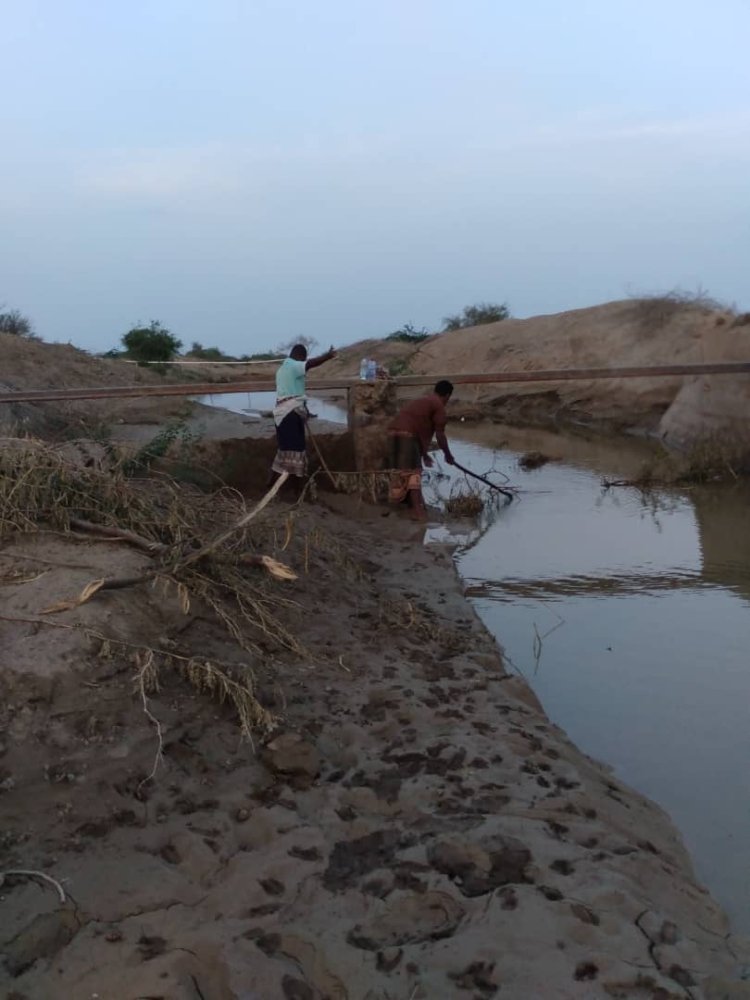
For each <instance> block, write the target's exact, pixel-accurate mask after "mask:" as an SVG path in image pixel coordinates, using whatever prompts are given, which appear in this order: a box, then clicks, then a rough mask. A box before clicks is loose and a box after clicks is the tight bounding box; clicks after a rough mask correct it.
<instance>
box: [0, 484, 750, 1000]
mask: <svg viewBox="0 0 750 1000" xmlns="http://www.w3.org/2000/svg"><path fill="white" fill-rule="evenodd" d="M289 512H291V508H290V507H289V506H288V505H285V504H280V505H278V507H277V509H276V514H275V516H276V517H277V520H278V523H279V525H283V524H284V523H285V519H286V518H287V516H288V513H289ZM385 513H387V512H384V511H382V510H380V509H378V508H374V507H370V506H368V505H365V504H358V503H356V502H354V501H352V500H350V499H347V498H342V497H338V496H329V497H324V498H323V499H322V500H321V501H320V503H319V504H318V505H316V506H310V507H306V508H303V509H301V511H299V512H298V516H297V520H296V521H295V527H294V532H293V537H292V539H291V543H290V544H289V545H287V546H286V547H284V542H285V538H284V532H283V530H281V531H279V532H277V535H276V543H275V545H276V548H271V549H269V554H272V555H276V556H277V557H278V558H281V559H284V560H285V561H287V562H289V563H290V564H292V565H293V567H294V568H295V569H296V570H297V571H298V572H299V574H300V577H299V579H298V580H297V581H296V582H293V583H290V584H288V585H287V586H286V587H285V588H284V590H283V591H280V590H278V589H276V590H274V591H273V594H274V595H276V596H275V597H274V598H273V600H274V601H275V602H276V603H275V610H276V611H278V612H279V613H281V614H282V615H283V616H284V619H285V621H286V622H287V624H288V627H289V628H290V629H291V630H293V632H294V634H295V635H296V636H297V637H298V638H299V639H300V640H301V641H302V642H303V643H304V646H305V649H306V652H305V653H304V655H301V656H300V655H293V654H291V653H285V652H282V651H279V650H278V649H271V648H270V647H269V648H268V653H267V655H266V656H264V657H260V658H259V659H258V660H257V662H254V670H255V671H256V675H257V688H258V693H259V697H261V698H262V701H263V703H264V704H265V705H266V707H267V708H268V709H269V710H271V711H273V712H274V713H276V715H277V716H278V728H277V729H276V731H275V732H274V733H273V734H271V735H270V738H267V739H261V738H258V740H257V742H256V746H255V747H254V748H253V747H251V746H250V745H249V744H248V743H246V742H244V743H243V742H241V741H240V740H239V738H238V730H237V726H236V721H235V720H234V718H233V717H232V713H231V711H230V710H229V709H228V708H226V707H224V708H222V707H221V706H218V705H217V704H215V703H214V702H211V701H210V700H209V699H208V698H207V697H205V696H200V695H198V694H196V693H195V692H194V691H193V690H192V689H190V688H188V687H187V686H186V685H185V683H184V682H183V681H182V680H181V679H180V678H178V677H176V676H170V675H169V674H167V673H165V674H163V677H162V687H161V690H160V691H159V692H158V693H155V694H153V695H152V696H151V697H150V698H149V705H148V708H149V711H150V713H151V714H152V715H153V717H154V718H156V719H158V720H159V722H160V725H161V727H162V731H163V738H164V761H163V764H162V766H161V767H160V768H159V770H158V771H157V774H156V776H155V779H154V780H153V781H152V782H146V783H145V785H144V782H143V779H144V777H146V776H147V775H148V773H149V772H150V770H151V768H152V765H153V763H154V752H155V742H156V740H155V732H154V727H153V724H152V723H151V721H150V720H149V718H147V717H146V715H145V714H144V711H143V706H142V704H141V701H140V699H139V697H138V696H137V693H136V694H134V691H133V669H134V665H133V662H132V658H131V657H129V656H126V655H124V654H123V653H121V652H117V651H114V650H113V649H112V648H109V647H106V648H105V647H103V646H102V643H101V642H100V641H94V640H92V638H91V637H90V636H88V637H87V635H85V634H83V633H81V632H80V631H77V630H65V629H64V628H63V629H58V628H55V627H48V626H42V625H40V624H35V622H38V620H39V619H40V617H43V616H40V615H39V609H40V608H44V607H46V606H47V605H48V604H49V603H51V602H52V601H53V600H59V599H60V597H61V596H67V595H69V594H70V593H76V592H77V591H78V590H79V589H80V587H82V586H83V585H84V584H85V583H87V582H88V581H90V580H91V579H92V578H96V577H98V576H102V575H106V574H108V573H112V572H113V571H117V572H123V573H124V572H133V573H137V572H138V571H139V570H140V569H141V568H142V567H143V565H144V564H145V563H146V560H147V557H146V556H145V555H143V554H141V553H138V552H135V551H133V550H130V549H128V550H124V549H123V546H122V545H118V544H115V543H109V542H97V543H94V542H91V541H85V540H73V539H70V538H65V537H55V536H39V535H27V536H16V537H14V538H13V539H11V540H9V541H7V542H6V544H5V545H4V547H3V549H2V551H1V552H0V573H1V574H2V575H3V580H4V586H3V591H2V595H3V615H4V616H5V617H4V619H3V620H0V641H1V643H2V646H1V648H2V654H0V655H1V656H2V661H1V662H2V667H3V670H2V674H1V675H0V676H2V685H3V689H2V694H3V698H2V706H3V708H2V711H3V716H4V718H3V722H4V728H5V732H6V736H5V738H4V742H3V749H4V751H5V752H4V756H3V757H2V760H1V761H0V763H2V776H0V777H1V778H2V788H3V801H2V805H3V818H4V821H3V839H2V865H1V867H2V869H4V870H7V869H18V868H31V869H39V870H42V871H44V872H46V873H47V874H49V875H51V876H53V877H54V878H56V879H58V880H61V883H62V885H63V886H64V889H65V892H66V896H68V899H67V901H66V903H65V904H63V905H61V904H60V903H59V901H58V899H57V896H56V894H55V892H54V891H53V890H52V889H51V888H50V886H48V885H44V884H42V883H40V882H38V880H33V879H32V880H29V879H23V878H13V877H8V878H7V879H6V883H5V885H4V886H3V897H4V898H3V900H2V904H1V905H2V908H3V918H4V919H3V926H2V932H1V943H0V951H1V952H2V954H3V956H4V962H3V964H2V966H1V967H0V969H1V971H0V990H2V992H3V995H5V996H8V997H10V996H14V997H15V998H16V1000H20V998H23V997H25V998H26V1000H32V998H33V1000H58V998H60V997H76V998H78V997H82V998H83V997H85V998H90V997H92V996H97V997H98V998H99V1000H122V998H123V997H128V998H130V997H132V998H135V997H157V996H158V997H164V998H170V1000H172V998H180V1000H181V998H183V997H184V998H190V1000H198V998H204V1000H224V998H226V1000H229V998H243V1000H250V998H257V1000H273V998H276V997H280V998H298V1000H299V998H301V1000H307V998H321V1000H322V998H326V997H330V998H350V1000H393V998H404V1000H406V998H409V1000H417V998H423V1000H433V998H442V997H457V998H460V997H492V996H494V995H496V994H498V995H501V996H506V997H510V998H517V1000H529V998H536V997H539V998H561V1000H562V998H578V997H580V998H597V997H650V998H653V1000H657V998H658V1000H665V998H675V997H681V998H682V997H692V998H699V997H705V998H707V1000H718V998H724V997H742V996H747V995H750V984H747V983H741V982H740V980H739V975H740V960H739V958H738V956H739V954H740V953H739V948H740V942H738V941H736V940H735V939H733V938H731V937H729V936H728V927H727V924H726V919H725V917H724V916H723V914H722V913H721V911H720V909H719V907H718V906H717V905H716V904H715V903H714V901H713V900H712V899H711V897H710V896H709V895H708V893H707V892H706V891H705V890H704V889H703V888H702V887H700V886H699V885H697V884H696V882H695V879H694V876H693V874H692V868H691V864H690V860H689V858H688V856H687V854H686V852H685V849H684V847H683V846H682V843H681V841H680V839H679V836H678V835H677V833H676V831H675V829H674V827H673V825H672V823H671V822H670V820H669V819H668V817H667V816H666V815H665V814H664V813H663V812H662V811H661V810H660V809H659V808H658V807H656V806H655V805H654V804H653V803H651V802H649V801H647V800H646V799H644V798H643V797H641V796H639V795H638V794H636V793H634V792H633V791H632V790H630V789H628V788H627V787H625V786H624V785H623V784H622V783H620V782H619V781H617V780H616V779H614V778H613V777H612V776H611V774H610V773H609V772H608V771H607V769H606V768H604V767H603V766H601V765H599V764H597V763H595V762H594V761H592V760H590V759H589V758H587V757H585V756H584V755H583V754H581V753H580V752H579V751H578V750H577V749H576V748H575V747H574V746H573V745H572V744H571V743H570V741H569V740H568V739H567V737H566V736H565V734H564V733H563V732H561V731H560V730H559V729H558V728H557V727H555V726H553V725H552V724H551V723H550V722H549V720H548V719H547V718H546V716H545V715H544V713H543V712H542V710H541V708H540V706H539V704H538V702H537V701H536V699H535V697H534V695H533V694H532V693H531V691H530V690H529V689H528V687H527V686H526V685H525V683H524V682H523V681H522V680H521V679H519V678H518V677H516V676H513V675H511V674H510V673H508V672H506V670H505V668H504V666H503V660H502V654H501V651H500V650H499V649H498V648H497V646H496V645H495V643H494V641H493V640H492V638H491V637H490V635H489V634H488V633H487V631H486V630H485V629H484V627H483V626H482V625H481V623H480V621H479V619H478V618H477V616H476V615H475V614H474V613H473V611H472V610H471V607H470V606H469V604H468V603H467V601H466V599H465V598H464V596H463V593H462V588H461V585H460V583H459V581H458V578H457V575H456V573H455V569H454V567H453V562H452V556H451V552H450V550H448V549H446V548H441V547H434V548H431V549H424V548H423V547H422V545H421V542H422V533H421V531H420V530H419V529H418V528H415V527H414V526H413V525H412V524H410V523H409V522H407V521H405V520H403V519H402V518H401V517H400V516H399V515H397V514H396V513H390V514H389V515H388V516H387V517H386V516H384V514H385ZM269 537H270V536H269ZM269 545H270V542H269ZM13 574H16V576H15V577H14V575H13ZM282 597H283V598H286V599H288V600H289V601H291V602H293V603H292V604H288V605H284V604H281V603H278V602H279V600H280V599H281V598H282ZM8 619H14V620H12V621H11V620H8ZM23 619H25V620H23ZM56 621H59V622H60V623H61V624H74V623H76V622H78V623H83V624H85V625H86V626H87V627H89V628H90V629H97V630H100V631H101V632H108V631H111V632H114V633H116V634H117V636H118V637H119V638H120V639H121V640H123V641H129V642H132V643H134V644H135V643H139V644H142V643H144V642H147V643H150V644H151V645H153V646H155V647H164V646H166V645H169V648H172V649H176V650H178V651H179V652H180V653H181V654H184V655H186V656H201V657H210V656H213V657H218V658H221V659H223V660H225V661H227V660H228V661H232V660H235V661H238V660H241V659H242V658H243V657H244V656H245V654H242V653H241V651H239V650H238V648H237V647H236V646H235V645H234V644H231V643H230V642H229V641H228V639H227V637H226V634H225V632H223V631H222V630H221V629H220V628H219V627H218V626H217V624H216V623H215V622H213V621H211V619H210V617H209V616H208V615H207V611H206V609H205V608H201V607H200V606H199V605H197V604H194V605H193V606H191V607H190V608H189V609H188V610H187V612H185V610H184V608H183V609H181V608H180V606H179V602H178V601H177V599H176V597H170V596H169V595H167V594H165V595H161V594H160V595H159V596H158V599H157V598H156V597H155V594H154V591H152V590H151V589H148V588H146V587H142V588H139V589H136V590H131V591H121V592H111V593H106V594H102V595H101V596H100V597H98V598H97V599H96V600H95V601H92V602H90V603H89V604H87V605H84V606H83V607H81V608H78V609H75V610H73V611H71V612H68V613H66V615H65V616H64V618H62V617H60V618H58V619H56Z"/></svg>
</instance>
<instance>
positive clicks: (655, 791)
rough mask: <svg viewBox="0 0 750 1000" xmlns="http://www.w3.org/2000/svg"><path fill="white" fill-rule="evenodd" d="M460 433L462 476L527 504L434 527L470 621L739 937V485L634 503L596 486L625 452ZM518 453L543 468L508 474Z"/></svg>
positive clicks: (743, 853)
mask: <svg viewBox="0 0 750 1000" xmlns="http://www.w3.org/2000/svg"><path fill="white" fill-rule="evenodd" d="M459 433H460V432H459ZM466 438H467V439H466V440H464V441H461V442H460V443H457V444H456V448H455V451H456V454H457V457H458V458H459V461H461V462H462V464H465V465H467V466H469V467H471V468H473V469H475V470H477V471H481V470H483V469H487V468H489V467H490V466H491V465H492V463H493V461H495V463H496V466H497V468H499V469H502V470H503V471H504V472H505V473H506V474H508V475H509V476H510V477H511V479H512V481H513V482H514V483H515V484H516V485H518V486H519V487H521V488H522V489H523V490H525V491H527V492H524V493H523V494H522V495H521V497H520V499H519V501H518V502H514V503H513V504H511V505H510V506H509V507H508V508H507V509H504V510H502V511H501V512H500V513H499V514H498V515H497V517H496V518H495V519H494V521H493V522H492V523H490V524H488V525H485V526H484V530H483V531H482V532H477V531H476V530H475V529H472V527H471V526H466V525H464V526H461V525H453V526H451V528H450V530H452V531H453V532H454V534H457V535H458V536H459V539H460V541H461V543H462V548H461V549H460V550H459V553H458V566H459V569H460V572H461V574H462V575H463V577H464V579H465V583H466V587H467V593H468V594H469V595H470V597H471V599H472V600H473V602H474V604H475V607H476V609H477V611H478V613H479V614H480V616H481V617H482V619H483V620H484V622H485V624H486V625H487V626H488V627H489V629H490V630H491V631H492V632H493V633H494V634H495V635H496V636H497V639H498V642H499V643H500V644H501V645H502V646H503V647H504V649H505V651H506V654H507V656H508V657H509V659H510V660H511V661H512V664H513V665H514V667H515V669H517V670H518V671H519V672H520V673H522V674H523V675H524V676H525V677H526V678H527V679H528V681H529V683H530V684H531V686H532V687H533V688H534V690H535V691H536V693H537V695H538V696H539V698H540V700H541V701H542V703H543V705H544V707H545V709H546V711H547V713H548V714H549V716H550V717H551V718H552V719H553V721H554V722H556V723H557V724H558V725H560V726H562V727H563V729H565V731H566V732H567V733H568V735H569V736H570V737H571V738H572V739H573V740H574V741H575V742H576V744H577V745H578V746H579V747H580V748H581V749H582V750H583V751H584V752H586V753H588V754H590V755H591V756H593V757H596V758H598V759H599V760H602V761H605V762H606V763H607V764H609V765H610V766H611V767H612V768H613V769H614V770H615V772H616V773H617V774H618V775H619V776H621V777H622V778H623V779H624V780H626V781H627V782H628V783H630V784H631V785H633V786H634V787H636V788H637V789H639V790H640V791H641V792H643V793H645V794H646V795H648V796H649V797H650V798H652V799H654V800H655V801H656V802H658V803H659V804H660V805H661V806H662V807H664V808H665V809H666V810H667V811H668V812H669V813H670V814H671V816H672V818H673V819H674V821H675V822H676V824H677V826H678V827H679V829H680V831H681V832H682V835H683V837H684V839H685V841H686V843H687V845H688V848H689V849H690V851H691V853H692V856H693V859H694V862H695V867H696V871H697V873H698V876H699V878H701V879H702V880H703V882H704V883H705V884H706V885H707V886H708V887H709V888H710V889H711V891H712V892H713V894H714V895H715V896H716V897H717V898H718V899H719V900H720V901H721V903H722V904H723V905H724V907H725V909H726V910H727V912H728V913H729V914H730V917H731V919H732V923H733V927H734V929H735V930H736V931H741V932H743V933H747V932H749V931H750V655H748V650H749V649H750V488H748V487H747V486H745V487H742V486H736V487H730V488H726V489H724V488H722V489H719V488H705V487H704V488H700V489H691V490H689V491H662V492H657V493H655V494H653V495H651V496H649V497H647V498H646V497H643V496H642V495H640V494H639V493H638V492H637V491H635V490H627V489H626V490H623V489H611V490H603V489H602V485H601V481H602V477H603V476H606V477H616V478H625V477H628V476H630V475H632V474H633V473H634V472H635V471H636V470H637V469H638V468H639V467H640V465H641V463H642V462H643V460H644V457H645V452H644V447H645V446H640V445H638V444H637V443H633V444H632V445H625V446H622V445H617V446H613V445H612V444H611V443H607V442H602V441H590V442H586V441H583V440H581V439H578V438H575V439H569V438H568V439H566V438H564V437H557V436H553V435H537V434H530V433H527V432H518V431H513V430H507V429H500V428H496V427H489V428H485V429H483V430H481V431H476V432H473V433H468V434H467V435H466ZM492 449H497V450H496V451H494V453H493V450H492ZM532 449H533V450H542V451H544V452H546V453H548V454H553V455H558V456H559V457H560V461H557V462H551V463H549V464H548V465H546V466H544V467H543V468H540V469H538V470H536V471H533V472H523V471H521V470H520V469H519V468H518V465H517V459H518V457H519V454H520V453H522V452H524V451H527V450H532ZM437 489H438V490H439V491H441V492H442V493H443V495H445V494H446V492H447V491H448V489H449V487H448V486H447V485H446V483H445V482H442V483H437ZM442 530H443V531H445V529H444V528H443V529H442ZM438 534H439V532H438Z"/></svg>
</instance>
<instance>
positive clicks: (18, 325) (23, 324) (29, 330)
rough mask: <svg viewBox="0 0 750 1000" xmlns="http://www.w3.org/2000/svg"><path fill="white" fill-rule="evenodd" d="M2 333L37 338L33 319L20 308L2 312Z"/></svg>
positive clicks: (0, 328)
mask: <svg viewBox="0 0 750 1000" xmlns="http://www.w3.org/2000/svg"><path fill="white" fill-rule="evenodd" d="M0 333H10V334H11V335H12V336H14V337H29V338H33V339H36V334H35V333H34V327H33V326H32V323H31V320H30V319H29V318H28V316H24V314H23V313H22V312H20V311H19V310H18V309H10V310H9V311H8V312H2V313H0Z"/></svg>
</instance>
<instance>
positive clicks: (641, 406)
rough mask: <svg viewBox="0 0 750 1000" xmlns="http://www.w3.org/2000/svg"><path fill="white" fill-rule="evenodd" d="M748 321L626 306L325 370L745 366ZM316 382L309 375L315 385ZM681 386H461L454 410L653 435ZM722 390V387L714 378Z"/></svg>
mask: <svg viewBox="0 0 750 1000" xmlns="http://www.w3.org/2000/svg"><path fill="white" fill-rule="evenodd" d="M747 320H748V317H746V316H740V317H736V316H734V315H733V314H732V313H731V312H729V311H726V310H721V309H714V308H705V307H703V306H701V305H691V304H689V303H686V304H682V305H678V306H677V307H675V308H671V307H670V306H669V303H667V304H666V306H665V305H663V304H662V305H661V306H660V304H659V303H658V302H655V303H654V302H649V301H648V300H646V301H645V302H644V301H642V300H637V299H627V300H624V301H619V302H608V303H606V304H604V305H599V306H592V307H591V308H587V309H574V310H571V311H568V312H563V313H556V314H550V315H546V316H532V317H530V318H529V319H508V320H504V321H503V322H500V323H492V324H489V325H487V326H477V327H472V328H470V329H465V330H456V331H454V332H451V333H444V334H439V335H436V336H433V337H431V338H429V339H428V340H425V341H423V342H422V343H419V344H414V345H408V344H399V343H394V342H389V341H364V342H362V343H361V344H355V345H353V346H352V347H350V348H346V349H344V350H342V351H341V352H340V353H339V357H338V358H337V359H336V360H335V361H333V362H332V363H331V364H329V365H326V367H325V369H321V371H320V377H321V378H322V377H323V372H324V371H325V375H326V377H327V376H329V375H333V374H343V373H348V374H350V375H351V376H352V377H356V372H357V370H358V366H359V359H360V357H361V356H363V355H366V356H371V357H374V358H376V359H378V360H379V361H381V362H382V363H383V364H385V365H392V364H394V363H396V364H397V366H398V368H399V370H403V371H402V373H403V374H415V375H417V374H435V375H438V374H440V375H447V376H448V377H450V375H451V374H457V373H461V372H493V371H509V370H521V371H526V370H534V369H546V368H581V367H602V368H606V367H610V366H613V365H659V364H675V363H680V362H684V363H689V362H699V361H732V360H735V361H746V360H748V358H750V323H748V321H747ZM311 381H313V382H314V377H313V379H312V380H311ZM683 381H684V380H683V379H681V378H675V379H648V378H644V379H627V380H626V379H620V380H606V381H596V382H567V383H557V384H555V383H537V384H533V383H529V384H527V385H515V386H514V385H481V386H461V387H458V388H457V391H456V394H455V397H454V403H453V405H452V409H453V411H454V414H456V415H458V414H459V413H460V414H462V415H465V416H466V417H467V418H468V417H471V416H472V415H473V416H475V417H476V418H480V417H486V416H488V415H489V416H492V417H494V418H495V419H499V420H503V421H506V422H513V423H518V424H525V425H531V424H534V425H539V424H550V423H565V424H573V425H576V424H578V425H580V424H586V425H593V426H599V427H602V428H611V429H615V430H623V429H639V430H648V431H655V430H657V428H658V426H659V421H660V419H661V417H662V415H663V414H664V413H665V412H666V411H667V409H668V408H669V406H670V405H671V404H672V402H673V401H674V400H675V398H676V396H677V394H678V392H679V390H680V388H681V386H682V384H683ZM716 382H717V387H718V390H719V391H720V390H721V385H722V384H723V383H722V382H721V380H720V379H716Z"/></svg>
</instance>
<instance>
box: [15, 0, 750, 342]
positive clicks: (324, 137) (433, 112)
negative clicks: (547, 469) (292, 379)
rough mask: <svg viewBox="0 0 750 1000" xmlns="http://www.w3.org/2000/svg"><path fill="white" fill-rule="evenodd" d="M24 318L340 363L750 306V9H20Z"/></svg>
mask: <svg viewBox="0 0 750 1000" xmlns="http://www.w3.org/2000/svg"><path fill="white" fill-rule="evenodd" d="M0 31H1V33H2V38H3V59H2V66H3V74H2V76H3V79H2V85H1V86H2V90H1V91H0V95H1V96H0V128H1V131H0V135H2V153H1V154H0V308H5V309H9V308H17V309H20V310H21V311H22V312H23V313H25V314H27V315H28V316H30V317H31V319H32V320H33V322H34V325H35V327H36V329H37V331H38V333H39V334H40V335H41V336H42V337H43V338H44V339H46V340H51V341H63V342H65V341H72V342H73V343H75V344H77V345H79V346H81V347H85V348H87V349H90V350H106V349H108V348H111V347H113V346H116V345H117V343H118V341H119V338H120V337H121V336H122V334H123V333H125V332H126V331H127V330H128V329H129V328H130V327H131V326H133V325H135V324H138V323H143V322H148V321H150V320H152V319H153V320H159V321H160V322H161V323H163V324H164V325H165V326H167V327H168V328H169V329H170V330H171V331H172V332H173V333H174V334H176V335H177V336H178V337H180V338H181V340H182V341H183V342H184V343H185V344H186V345H189V344H190V343H192V342H193V341H196V340H197V341H200V342H201V343H202V344H203V345H204V346H206V345H218V346H219V347H221V348H223V349H224V350H226V351H229V352H230V353H253V352H254V351H260V350H265V349H269V348H272V347H276V346H277V345H278V344H279V343H281V342H285V341H289V340H290V339H294V338H295V337H297V336H300V335H306V336H312V337H314V338H316V339H317V340H318V341H320V342H321V343H323V344H325V346H327V345H328V343H333V344H336V345H340V344H344V343H348V342H351V341H353V340H358V339H361V338H363V337H370V336H382V335H385V334H387V333H389V332H391V331H392V330H395V329H398V328H399V327H401V326H402V325H403V324H404V323H406V322H410V323H412V324H414V325H415V326H417V327H422V326H426V327H427V328H428V329H430V330H433V329H438V328H439V327H440V324H441V321H442V318H443V317H444V316H446V315H447V314H449V313H454V312H457V311H460V310H461V309H462V307H463V306H465V305H468V304H472V303H476V302H482V301H492V302H507V303H508V304H509V306H510V308H511V311H512V313H513V315H515V316H529V315H534V314H537V313H544V312H557V311H560V310H564V309H570V308H578V307H583V306H588V305H593V304H596V303H598V302H603V301H608V300H611V299H617V298H624V297H625V296H627V295H629V294H638V293H642V292H647V293H651V292H659V291H665V290H669V289H672V288H676V287H679V288H683V289H688V290H692V289H697V288H701V289H705V290H707V291H708V292H709V293H711V294H712V295H713V296H715V297H717V298H719V299H720V300H722V301H726V302H727V303H729V304H736V305H737V306H738V307H740V308H744V309H748V308H750V291H749V290H748V283H747V276H748V274H750V101H749V100H748V98H749V97H750V59H748V58H747V40H748V38H750V4H748V3H747V0H711V2H709V0H606V2H605V0H314V2H313V0H211V2H208V0H200V2H199V0H128V2H127V3H119V2H116V0H109V2H106V0H105V2H102V0H12V2H11V0H0Z"/></svg>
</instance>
